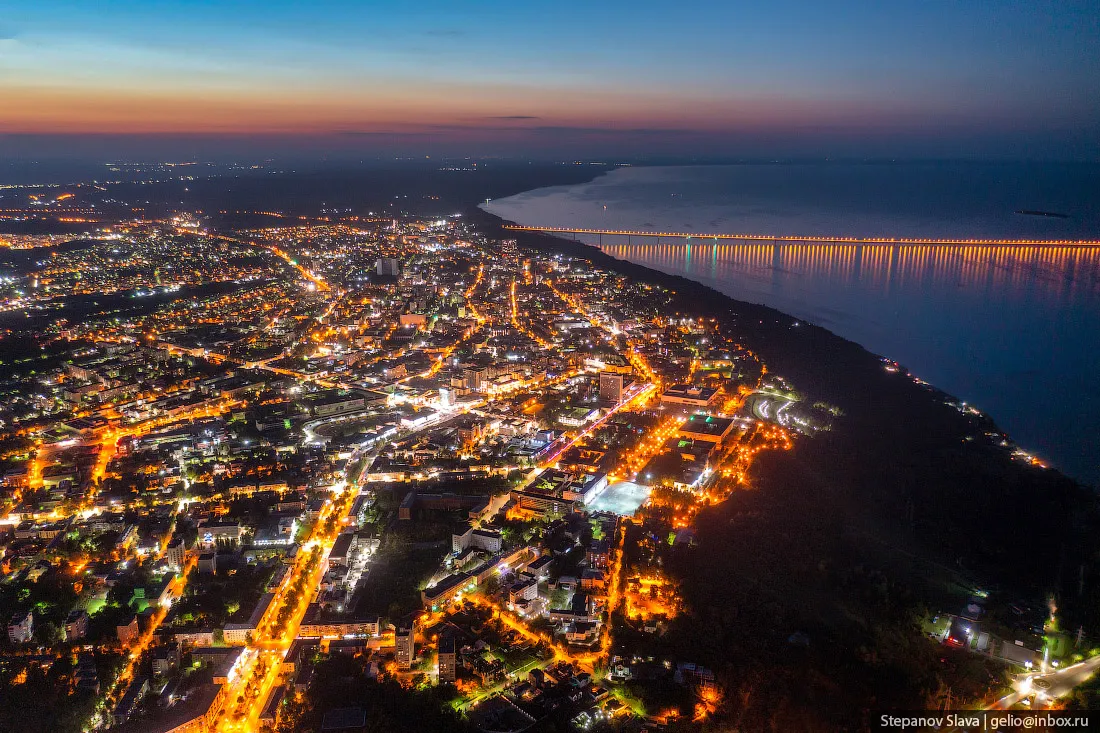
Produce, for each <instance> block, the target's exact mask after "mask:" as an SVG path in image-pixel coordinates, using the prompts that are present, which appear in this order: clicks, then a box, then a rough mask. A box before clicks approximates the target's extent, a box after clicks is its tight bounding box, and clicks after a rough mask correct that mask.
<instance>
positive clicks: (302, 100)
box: [0, 1, 1100, 152]
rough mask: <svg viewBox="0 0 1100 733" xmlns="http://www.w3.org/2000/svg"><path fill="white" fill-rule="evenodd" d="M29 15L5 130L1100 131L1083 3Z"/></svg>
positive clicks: (53, 8)
mask: <svg viewBox="0 0 1100 733" xmlns="http://www.w3.org/2000/svg"><path fill="white" fill-rule="evenodd" d="M14 5H15V7H13V8H10V9H8V10H7V11H6V13H5V17H4V18H3V19H0V97H2V98H3V99H4V100H5V104H4V105H2V106H0V135H3V134H6V135H9V136H19V135H32V134H33V135H37V136H51V135H58V136H64V135H70V136H71V135H77V136H80V135H120V134H121V135H207V136H219V135H236V134H248V135H258V136H263V135H284V136H286V135H289V136H301V137H305V138H322V139H330V140H337V141H338V143H337V144H338V145H348V146H350V147H357V146H363V145H367V146H369V145H370V144H372V143H373V142H375V141H372V140H371V138H389V137H401V138H404V139H415V138H416V137H418V136H420V137H427V138H431V139H433V140H437V141H439V140H451V141H459V142H461V141H466V142H479V143H486V144H488V143H492V142H493V141H494V140H499V141H500V142H501V144H511V145H513V146H518V147H519V148H522V147H523V146H524V144H525V141H526V142H527V143H529V144H531V145H534V146H538V145H539V144H540V143H546V142H547V141H550V140H552V141H559V142H560V141H564V140H568V139H577V140H585V139H591V138H593V137H596V138H599V137H601V136H614V137H618V138H620V140H622V139H624V138H623V136H626V138H631V139H633V138H638V139H641V138H644V137H645V136H646V135H652V134H655V133H659V134H661V135H663V136H666V137H667V136H669V135H671V136H672V137H673V138H675V137H677V136H679V137H680V138H681V140H682V142H681V144H682V145H685V146H688V147H692V146H694V147H706V146H707V145H708V144H710V145H718V146H719V147H721V146H722V145H729V144H735V143H736V142H737V141H738V140H742V141H748V142H752V141H753V140H760V139H767V140H770V141H772V142H776V143H782V142H783V141H797V140H807V139H810V140H820V141H823V142H826V143H828V142H829V141H835V140H838V139H852V138H855V139H858V138H860V137H865V136H866V137H869V138H871V139H878V138H881V139H890V138H891V137H892V136H897V137H899V138H900V137H902V136H908V137H910V138H911V137H913V136H914V135H915V136H917V137H921V136H926V137H929V138H931V139H934V140H938V141H946V142H958V141H962V143H963V144H964V145H965V141H966V140H967V139H969V138H971V137H973V136H974V135H975V134H976V133H978V132H979V131H980V132H982V133H983V135H986V136H987V137H988V136H990V135H992V137H993V138H994V139H998V138H1000V139H1004V140H1006V141H1007V140H1013V141H1016V140H1018V139H1032V140H1034V139H1041V138H1043V136H1044V135H1046V134H1047V133H1049V132H1051V131H1055V130H1057V131H1060V132H1062V133H1068V137H1069V138H1070V141H1069V147H1070V149H1071V150H1073V149H1074V148H1075V146H1076V147H1080V144H1081V142H1082V141H1088V140H1091V133H1092V132H1094V131H1095V130H1096V129H1097V128H1098V126H1100V111H1098V106H1097V102H1096V98H1095V96H1094V95H1093V94H1092V91H1094V87H1095V78H1096V75H1095V73H1093V72H1096V71H1097V67H1098V63H1097V61H1096V58H1095V55H1094V54H1091V53H1090V52H1089V50H1088V49H1089V47H1090V42H1094V41H1096V39H1097V36H1098V35H1100V32H1098V29H1097V27H1096V23H1095V18H1092V20H1090V19H1089V18H1090V17H1091V15H1090V14H1089V13H1088V8H1087V5H1086V4H1083V3H1082V4H1080V6H1079V7H1075V6H1074V5H1073V4H1071V3H1063V4H1061V5H1059V6H1058V7H1057V8H1051V9H1047V10H1037V9H1029V8H1025V7H1012V8H1010V7H996V8H987V9H979V8H965V7H958V6H954V5H952V6H949V7H932V6H934V5H937V6H938V4H936V3H916V4H897V3H891V4H888V7H881V6H880V5H879V4H875V3H847V4H845V6H844V7H833V8H824V7H822V8H813V7H811V8H806V7H802V6H793V5H792V6H785V5H784V4H779V5H776V6H774V7H770V8H768V9H761V8H758V7H754V5H753V4H739V3H734V4H727V5H724V6H722V7H717V6H712V5H711V4H696V5H692V4H689V5H687V6H684V7H680V6H678V7H676V8H670V7H668V6H667V5H664V4H659V3H629V4H628V3H619V2H609V3H601V4H599V6H598V7H589V6H587V5H584V4H577V3H572V4H571V3H559V4H556V5H554V6H546V7H542V8H535V7H527V6H513V5H508V4H503V3H494V4H492V5H493V7H492V8H491V9H485V8H482V9H481V10H484V11H485V12H481V11H479V13H478V14H477V16H476V18H475V17H474V16H473V15H471V14H469V13H467V12H464V11H462V10H461V9H460V8H456V7H452V6H450V5H448V4H446V3H433V2H428V3H420V4H417V5H416V6H415V7H409V6H406V5H403V4H397V3H380V4H370V5H369V6H367V5H360V4H355V3H350V2H326V3H321V4H320V5H318V4H311V5H310V6H309V7H308V8H304V7H296V6H295V5H294V4H292V3H287V2H269V3H255V2H237V3H227V4H225V6H223V5H221V4H217V3H206V2H192V3H188V2H179V1H177V2H166V3H157V4H155V5H150V6H141V7H131V6H130V4H127V3H119V2H108V3H104V4H100V5H97V6H95V7H93V6H91V5H90V4H88V3H79V2H46V3H33V4H32V3H15V4H14ZM340 140H343V142H339V141H340ZM666 144H667V142H666ZM9 152H10V151H9Z"/></svg>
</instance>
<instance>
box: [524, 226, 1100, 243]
mask: <svg viewBox="0 0 1100 733" xmlns="http://www.w3.org/2000/svg"><path fill="white" fill-rule="evenodd" d="M504 228H505V229H509V230H512V231H519V232H542V233H544V234H571V235H573V238H574V239H576V238H577V235H585V236H590V237H592V236H595V237H598V238H599V243H600V244H601V245H602V244H603V238H604V237H605V236H608V237H621V238H625V239H626V243H627V244H632V243H633V241H634V240H635V239H641V238H644V239H656V240H657V243H658V244H660V240H662V239H669V240H679V239H682V240H685V242H688V241H691V240H698V241H701V242H717V241H719V240H734V241H741V242H746V243H751V244H774V245H783V244H789V245H805V244H854V245H862V246H869V247H876V246H881V247H896V246H898V245H915V246H935V247H1095V248H1100V240H1097V239H923V238H913V237H800V236H794V235H773V234H706V233H701V232H654V231H647V230H627V229H579V228H572V227H533V226H519V225H516V224H507V225H505V227H504Z"/></svg>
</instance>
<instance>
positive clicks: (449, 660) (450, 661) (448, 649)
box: [438, 634, 457, 683]
mask: <svg viewBox="0 0 1100 733" xmlns="http://www.w3.org/2000/svg"><path fill="white" fill-rule="evenodd" d="M456 661H457V660H456V657H455V638H454V636H452V635H451V634H443V635H442V636H440V637H439V664H438V671H439V681H440V682H441V683H442V682H454V681H455V673H456V669H455V664H456Z"/></svg>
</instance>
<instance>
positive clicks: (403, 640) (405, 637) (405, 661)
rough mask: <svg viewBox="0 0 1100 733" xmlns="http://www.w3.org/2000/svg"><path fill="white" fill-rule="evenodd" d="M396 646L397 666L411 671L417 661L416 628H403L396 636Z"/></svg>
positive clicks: (398, 630) (412, 626) (413, 626)
mask: <svg viewBox="0 0 1100 733" xmlns="http://www.w3.org/2000/svg"><path fill="white" fill-rule="evenodd" d="M394 646H396V648H397V666H398V668H399V669H410V668H411V667H412V663H413V660H414V659H416V626H415V624H413V625H410V626H407V627H406V626H402V627H400V628H398V629H397V632H396V634H394Z"/></svg>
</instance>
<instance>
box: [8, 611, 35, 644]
mask: <svg viewBox="0 0 1100 733" xmlns="http://www.w3.org/2000/svg"><path fill="white" fill-rule="evenodd" d="M32 636H34V614H32V613H31V612H30V611H25V612H23V613H17V614H15V615H14V616H12V617H11V623H9V624H8V641H10V642H11V643H12V644H26V643H27V642H28V641H30V640H31V637H32Z"/></svg>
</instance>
